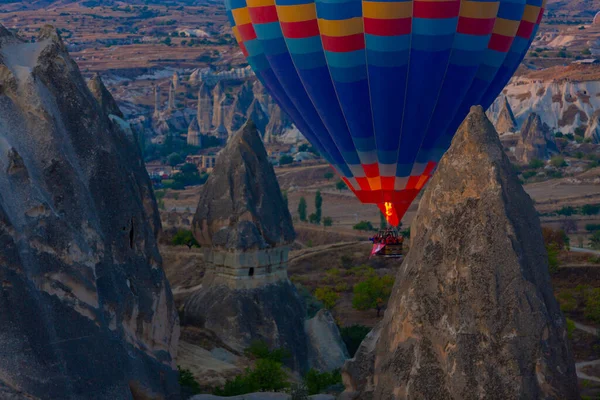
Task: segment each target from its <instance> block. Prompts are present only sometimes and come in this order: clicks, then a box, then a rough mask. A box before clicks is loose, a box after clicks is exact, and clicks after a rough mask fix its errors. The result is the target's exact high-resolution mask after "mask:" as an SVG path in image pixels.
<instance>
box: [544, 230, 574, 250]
mask: <svg viewBox="0 0 600 400" xmlns="http://www.w3.org/2000/svg"><path fill="white" fill-rule="evenodd" d="M542 236H543V237H544V243H545V244H546V246H550V245H554V246H556V249H557V250H564V249H565V247H567V246H568V245H569V237H568V236H567V234H566V233H565V231H563V230H557V229H552V228H547V227H544V228H542Z"/></svg>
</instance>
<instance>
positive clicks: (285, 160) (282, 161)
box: [279, 154, 294, 165]
mask: <svg viewBox="0 0 600 400" xmlns="http://www.w3.org/2000/svg"><path fill="white" fill-rule="evenodd" d="M293 162H294V157H292V156H289V155H287V154H284V155H282V156H281V157H280V158H279V165H289V164H292V163H293Z"/></svg>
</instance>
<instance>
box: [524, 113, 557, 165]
mask: <svg viewBox="0 0 600 400" xmlns="http://www.w3.org/2000/svg"><path fill="white" fill-rule="evenodd" d="M552 151H556V144H555V143H554V138H553V137H552V133H551V132H550V127H548V125H546V124H545V123H544V122H542V120H541V118H540V116H539V115H538V114H536V113H531V114H529V117H528V118H527V121H526V122H525V124H523V127H522V128H521V136H520V137H519V141H518V143H517V146H516V147H515V157H516V158H517V161H518V162H520V163H522V164H528V163H529V162H531V160H533V159H538V160H547V159H549V158H550V154H551V152H552Z"/></svg>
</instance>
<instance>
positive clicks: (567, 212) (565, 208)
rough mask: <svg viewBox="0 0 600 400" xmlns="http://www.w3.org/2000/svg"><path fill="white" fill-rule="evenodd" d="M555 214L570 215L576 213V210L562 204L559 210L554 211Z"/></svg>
mask: <svg viewBox="0 0 600 400" xmlns="http://www.w3.org/2000/svg"><path fill="white" fill-rule="evenodd" d="M556 214H558V215H564V216H565V217H570V216H571V215H573V214H577V210H575V208H573V207H571V206H563V207H562V208H561V209H560V210H558V211H556Z"/></svg>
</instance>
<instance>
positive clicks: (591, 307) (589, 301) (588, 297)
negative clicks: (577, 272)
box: [583, 288, 600, 322]
mask: <svg viewBox="0 0 600 400" xmlns="http://www.w3.org/2000/svg"><path fill="white" fill-rule="evenodd" d="M583 313H584V315H585V317H586V318H587V319H590V320H592V321H594V322H600V288H594V289H589V290H587V291H586V294H585V307H584V310H583Z"/></svg>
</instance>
